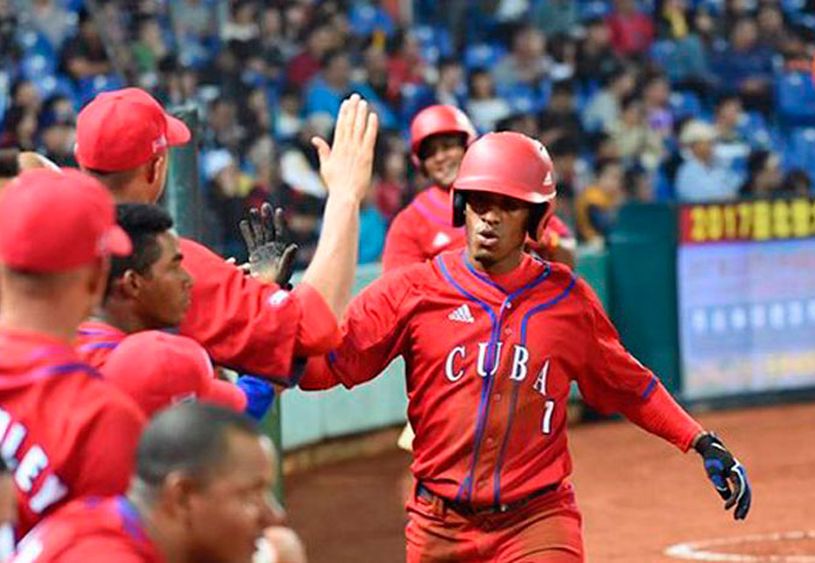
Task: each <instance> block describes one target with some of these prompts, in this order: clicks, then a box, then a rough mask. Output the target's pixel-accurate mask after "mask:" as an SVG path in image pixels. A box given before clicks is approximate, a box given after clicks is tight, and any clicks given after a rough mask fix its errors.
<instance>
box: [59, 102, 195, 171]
mask: <svg viewBox="0 0 815 563" xmlns="http://www.w3.org/2000/svg"><path fill="white" fill-rule="evenodd" d="M190 136H191V135H190V130H189V128H187V126H186V125H185V124H184V122H183V121H181V120H180V119H176V118H175V117H173V116H171V115H170V114H168V113H167V112H165V111H164V108H163V107H161V104H160V103H158V101H156V99H155V98H153V97H152V96H151V95H150V94H148V93H147V92H145V91H144V90H141V89H140V88H124V89H122V90H114V91H112V92H103V93H101V94H99V95H98V96H96V97H95V98H94V99H93V100H92V101H91V102H90V103H89V104H88V105H87V106H85V107H84V108H82V111H80V112H79V115H78V116H77V120H76V147H75V148H74V153H75V156H76V160H77V162H79V164H80V165H82V166H83V167H84V168H88V169H91V170H99V171H101V172H121V171H123V170H131V169H133V168H136V167H137V166H141V165H142V164H144V163H145V162H147V161H148V160H150V159H151V158H152V157H153V156H155V155H156V154H159V153H161V152H163V151H165V150H167V148H168V147H171V146H176V145H183V144H184V143H186V142H187V141H189V140H190Z"/></svg>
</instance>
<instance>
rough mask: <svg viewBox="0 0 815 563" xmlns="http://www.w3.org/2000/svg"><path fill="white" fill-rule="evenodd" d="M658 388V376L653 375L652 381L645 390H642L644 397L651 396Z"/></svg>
mask: <svg viewBox="0 0 815 563" xmlns="http://www.w3.org/2000/svg"><path fill="white" fill-rule="evenodd" d="M656 388H657V378H656V377H653V376H652V377H651V383H649V384H648V387H646V388H645V391H643V392H642V398H643V399H647V398H648V397H650V396H651V393H653V392H654V391H655V390H656Z"/></svg>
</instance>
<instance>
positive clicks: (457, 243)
mask: <svg viewBox="0 0 815 563" xmlns="http://www.w3.org/2000/svg"><path fill="white" fill-rule="evenodd" d="M573 236H574V235H573V234H572V232H571V230H570V229H569V227H568V226H567V225H566V223H564V222H563V221H561V220H560V219H559V218H558V217H557V216H555V215H553V216H552V218H551V219H550V221H549V223H548V225H547V226H546V230H545V231H544V239H545V240H543V241H541V242H540V243H537V242H535V241H532V239H529V243H530V245H529V246H530V247H531V248H532V249H533V250H535V251H536V252H538V253H548V250H549V248H548V246H552V245H553V246H556V245H557V244H558V242H559V241H560V240H561V239H564V238H572V237H573ZM466 243H467V235H466V233H465V231H464V227H453V225H452V208H451V203H450V193H449V192H447V191H446V190H443V189H442V188H440V187H438V186H431V187H429V188H427V189H426V190H424V191H423V192H421V193H419V195H417V196H416V197H415V198H414V199H413V201H412V202H411V203H410V205H408V206H407V207H406V208H405V209H403V210H402V211H400V212H399V214H398V215H396V217H395V218H394V220H393V223H391V226H390V228H389V229H388V234H387V236H386V237H385V249H384V250H383V251H382V271H383V272H390V271H391V270H393V269H395V268H400V267H402V266H407V265H409V264H415V263H418V262H425V261H427V260H432V259H433V258H434V257H436V256H437V255H438V254H440V253H442V252H445V251H447V250H454V249H457V248H464V246H465V245H466Z"/></svg>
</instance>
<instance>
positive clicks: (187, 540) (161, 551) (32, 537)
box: [12, 403, 290, 563]
mask: <svg viewBox="0 0 815 563" xmlns="http://www.w3.org/2000/svg"><path fill="white" fill-rule="evenodd" d="M274 463H275V462H274V449H273V447H272V444H271V442H270V441H269V439H268V438H267V437H266V436H263V435H262V434H261V433H260V432H259V431H258V429H257V428H256V426H255V425H254V424H252V423H251V421H250V420H248V419H247V418H245V417H243V416H240V415H238V414H237V413H234V412H232V411H228V410H224V409H220V408H217V407H214V406H209V405H201V404H194V403H191V404H184V405H179V406H176V407H173V408H171V409H168V410H166V411H164V412H162V413H160V414H159V415H157V416H156V417H155V418H154V419H153V420H152V421H151V422H150V424H149V426H148V427H147V429H146V430H145V431H144V434H143V435H142V437H141V440H140V441H139V447H138V454H137V460H136V471H135V472H134V476H133V480H132V484H131V486H130V490H129V491H128V493H127V495H126V496H114V497H107V498H98V497H96V498H85V499H80V500H77V501H75V502H73V503H71V504H69V505H68V506H66V507H65V508H64V509H62V510H59V511H58V512H57V513H56V514H54V515H53V516H52V517H50V518H47V519H46V520H44V521H43V522H42V523H41V524H40V525H38V526H37V527H36V528H35V529H34V530H33V531H32V532H31V533H30V534H29V535H28V536H27V537H26V538H25V539H24V540H23V541H22V542H21V544H20V547H19V550H18V554H17V556H16V558H14V559H12V561H13V562H16V563H23V562H26V563H28V562H31V561H37V562H38V563H56V562H59V563H165V562H166V563H175V562H209V563H249V562H251V561H252V555H253V554H254V553H255V549H256V543H257V541H258V540H259V539H260V538H262V537H263V536H264V532H265V531H266V530H268V529H269V527H270V526H275V525H277V524H279V523H280V521H281V519H282V516H283V512H282V510H281V509H280V507H279V506H278V505H277V504H276V502H275V501H274V497H272V496H270V495H269V493H268V491H269V489H270V488H271V487H273V485H274V481H275V473H274V467H275V465H274ZM267 536H268V534H267ZM278 561H280V563H287V562H288V561H290V560H287V559H282V558H281V559H279V560H278Z"/></svg>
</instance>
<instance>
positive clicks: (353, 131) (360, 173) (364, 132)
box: [311, 94, 379, 201]
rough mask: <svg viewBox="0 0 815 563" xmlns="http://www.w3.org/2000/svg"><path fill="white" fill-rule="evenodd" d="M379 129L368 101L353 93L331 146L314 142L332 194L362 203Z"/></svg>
mask: <svg viewBox="0 0 815 563" xmlns="http://www.w3.org/2000/svg"><path fill="white" fill-rule="evenodd" d="M378 129H379V121H378V119H377V117H376V114H374V113H371V112H370V111H369V109H368V102H366V101H365V100H363V99H362V98H360V96H359V95H358V94H352V95H351V97H349V98H348V99H346V100H345V101H344V102H343V103H342V106H340V113H339V116H338V117H337V124H336V127H335V129H334V142H333V144H332V145H331V146H329V145H328V143H327V142H326V141H325V139H322V138H320V137H314V138H313V139H311V143H312V144H313V145H314V146H315V147H316V149H317V154H318V156H319V158H320V176H322V179H323V182H324V183H325V185H326V189H327V190H328V193H329V195H340V196H342V195H348V196H350V197H352V198H354V200H355V201H362V200H363V199H364V197H365V193H366V192H367V191H368V187H369V186H370V184H371V175H372V173H373V161H374V144H375V143H376V134H377V131H378Z"/></svg>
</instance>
